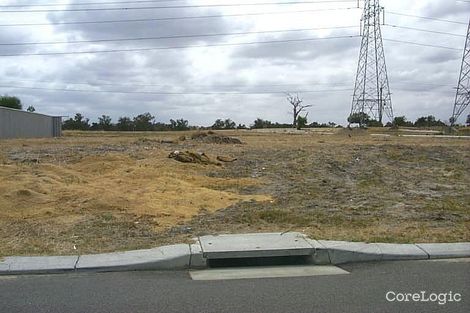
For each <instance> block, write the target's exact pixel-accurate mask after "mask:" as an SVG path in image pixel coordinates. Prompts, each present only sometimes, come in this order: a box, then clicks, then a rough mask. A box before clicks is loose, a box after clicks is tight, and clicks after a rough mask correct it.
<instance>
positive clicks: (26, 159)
mask: <svg viewBox="0 0 470 313" xmlns="http://www.w3.org/2000/svg"><path fill="white" fill-rule="evenodd" d="M374 132H376V131H374V130H369V132H355V131H349V130H342V131H337V130H321V131H319V132H314V131H311V132H305V133H304V132H301V133H297V132H283V131H277V132H271V131H260V132H257V131H232V132H223V133H222V132H219V133H217V135H219V134H223V135H229V136H234V137H237V138H239V139H240V140H241V141H242V142H243V143H242V144H236V143H231V142H225V141H223V140H222V141H214V142H222V143H211V141H210V140H208V141H204V140H198V139H191V135H193V133H112V132H109V133H100V132H94V133H93V132H85V133H81V132H69V133H66V136H65V137H63V138H59V139H34V140H33V139H31V140H4V141H0V255H3V256H5V255H19V254H71V253H72V254H73V253H92V252H104V251H115V250H126V249H136V248H144V247H152V246H157V245H161V244H167V243H173V242H182V241H188V240H190V238H192V237H194V236H196V235H200V234H207V233H227V232H260V231H291V230H292V231H301V232H304V233H306V234H308V235H311V236H312V237H314V238H321V239H337V240H364V241H385V242H387V241H396V242H423V241H470V231H469V228H470V191H469V190H470V140H468V139H449V138H431V137H428V138H422V137H399V136H396V134H395V133H390V134H391V136H384V134H383V131H382V134H381V135H379V136H377V135H376V134H373V133H374ZM183 137H185V138H183ZM175 150H178V151H186V150H190V151H194V152H204V153H205V154H207V156H209V157H211V158H213V159H214V160H215V158H216V157H217V156H223V157H227V158H236V159H237V160H236V161H235V162H228V163H223V165H222V166H220V165H216V164H215V163H216V162H214V164H208V165H204V164H193V163H181V162H178V161H177V160H175V159H172V158H168V155H169V154H170V153H171V152H173V151H175Z"/></svg>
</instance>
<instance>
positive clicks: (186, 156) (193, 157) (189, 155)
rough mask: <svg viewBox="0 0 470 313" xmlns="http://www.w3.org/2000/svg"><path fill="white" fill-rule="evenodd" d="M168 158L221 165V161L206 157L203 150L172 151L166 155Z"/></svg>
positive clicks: (185, 161) (184, 161)
mask: <svg viewBox="0 0 470 313" xmlns="http://www.w3.org/2000/svg"><path fill="white" fill-rule="evenodd" d="M168 157H169V158H170V159H175V160H176V161H179V162H183V163H196V164H206V165H210V164H213V165H218V166H221V165H222V163H220V162H218V161H216V160H213V159H212V158H210V157H208V156H207V155H206V154H205V153H204V152H202V153H199V152H192V151H173V152H172V153H170V155H169V156H168Z"/></svg>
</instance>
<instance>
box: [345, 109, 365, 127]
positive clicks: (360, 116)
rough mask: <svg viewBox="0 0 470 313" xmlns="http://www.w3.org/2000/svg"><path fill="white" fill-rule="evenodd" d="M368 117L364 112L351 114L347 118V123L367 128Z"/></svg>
mask: <svg viewBox="0 0 470 313" xmlns="http://www.w3.org/2000/svg"><path fill="white" fill-rule="evenodd" d="M369 120H370V116H369V115H367V114H366V113H364V112H356V113H352V114H351V115H349V117H348V122H349V123H350V124H359V125H360V126H367V124H368V123H369Z"/></svg>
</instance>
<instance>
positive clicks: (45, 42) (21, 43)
mask: <svg viewBox="0 0 470 313" xmlns="http://www.w3.org/2000/svg"><path fill="white" fill-rule="evenodd" d="M357 27H359V26H335V27H318V28H300V29H284V30H266V31H251V32H235V33H215V34H193V35H171V36H158V37H134V38H116V39H94V40H71V41H44V42H17V43H0V46H25V45H54V44H73V43H96V42H116V41H143V40H160V39H179V38H195V37H220V36H238V35H251V34H271V33H284V32H286V33H287V32H303V31H312V30H324V29H347V28H357Z"/></svg>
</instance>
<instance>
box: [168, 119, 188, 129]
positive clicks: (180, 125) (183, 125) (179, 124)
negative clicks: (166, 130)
mask: <svg viewBox="0 0 470 313" xmlns="http://www.w3.org/2000/svg"><path fill="white" fill-rule="evenodd" d="M170 128H171V130H188V129H189V122H188V121H187V120H185V119H182V118H180V119H179V120H176V121H175V120H170Z"/></svg>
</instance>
